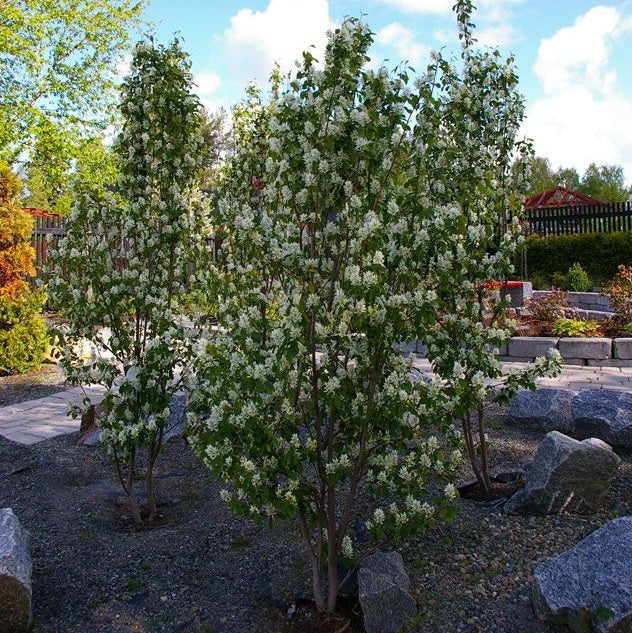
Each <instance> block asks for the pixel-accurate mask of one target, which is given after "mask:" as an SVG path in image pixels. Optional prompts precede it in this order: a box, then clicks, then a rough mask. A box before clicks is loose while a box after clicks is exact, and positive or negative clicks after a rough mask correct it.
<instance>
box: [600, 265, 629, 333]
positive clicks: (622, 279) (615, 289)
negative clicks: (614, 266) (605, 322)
mask: <svg viewBox="0 0 632 633" xmlns="http://www.w3.org/2000/svg"><path fill="white" fill-rule="evenodd" d="M602 294H604V295H605V296H606V297H608V298H609V299H610V303H612V307H613V308H614V310H615V320H616V321H617V322H618V323H619V324H620V325H621V326H622V327H624V328H625V327H627V325H628V324H630V323H632V266H625V265H623V264H621V265H620V266H619V270H618V272H617V274H616V275H615V276H614V277H613V278H612V279H611V280H610V281H609V282H608V283H607V284H606V285H605V286H604V288H603V292H602Z"/></svg>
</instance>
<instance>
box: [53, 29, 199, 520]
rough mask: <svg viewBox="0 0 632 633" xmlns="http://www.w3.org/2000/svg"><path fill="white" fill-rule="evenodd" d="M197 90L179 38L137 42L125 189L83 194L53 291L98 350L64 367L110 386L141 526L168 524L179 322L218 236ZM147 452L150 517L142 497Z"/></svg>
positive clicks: (109, 433) (109, 438) (118, 455)
mask: <svg viewBox="0 0 632 633" xmlns="http://www.w3.org/2000/svg"><path fill="white" fill-rule="evenodd" d="M191 87H192V76H191V72H190V62H189V60H188V57H187V56H186V54H185V53H184V52H183V51H182V50H181V48H180V46H179V44H178V42H177V41H176V42H174V43H173V44H172V45H171V46H169V47H164V46H160V45H155V44H154V43H153V41H148V42H145V41H143V42H141V43H139V44H138V45H137V46H136V48H135V50H134V56H133V59H132V64H131V71H130V75H129V76H128V77H127V78H126V79H125V82H124V84H123V94H122V102H121V115H122V119H123V126H122V131H121V134H120V135H119V137H118V138H117V141H116V146H115V151H116V154H117V156H118V159H119V165H120V174H119V179H118V182H117V191H116V192H111V191H107V190H104V188H103V186H101V183H97V184H98V185H99V186H97V187H96V188H95V187H90V186H86V187H85V188H84V189H83V190H81V191H80V197H79V199H78V202H77V204H76V205H75V206H74V207H73V211H72V213H71V215H70V217H69V219H68V222H67V225H66V229H67V232H66V236H65V237H64V239H62V240H61V242H60V246H59V250H58V251H57V253H55V254H54V255H51V260H52V261H54V262H55V266H56V271H57V272H56V274H55V275H53V276H51V278H50V280H49V289H50V292H51V297H52V299H53V301H54V302H55V305H58V306H59V308H60V309H61V310H62V311H63V313H64V316H65V317H66V318H67V319H68V336H67V338H68V340H69V341H73V340H76V339H80V338H87V339H89V340H91V341H92V342H93V345H94V347H95V349H96V353H97V360H96V361H95V362H94V363H91V364H90V363H88V364H85V363H84V362H83V361H82V359H80V358H78V357H77V356H76V355H74V353H73V349H72V346H71V345H70V346H68V347H67V348H66V355H65V357H64V358H63V361H62V362H63V367H64V369H65V370H66V372H67V374H68V379H69V380H70V381H71V382H72V383H74V384H87V383H98V384H101V385H103V386H104V387H105V389H106V391H105V397H104V399H103V406H104V408H105V411H106V412H107V415H106V416H104V417H103V418H102V419H101V420H100V421H99V424H100V426H101V429H102V431H101V439H102V441H103V443H104V445H105V446H106V448H107V449H108V451H109V453H110V455H111V456H112V457H113V460H114V462H115V464H116V467H117V471H118V474H119V478H120V481H121V483H122V485H123V488H124V490H125V492H126V494H127V496H128V500H129V504H130V511H131V514H132V516H133V519H134V521H135V522H136V523H137V524H141V523H142V522H144V521H147V522H149V523H152V522H153V521H155V519H156V517H157V506H156V491H155V481H154V469H155V466H156V461H157V459H158V455H159V453H160V449H161V446H162V443H163V440H164V436H165V432H166V431H167V428H168V425H169V416H170V409H169V407H170V403H171V400H172V398H173V396H174V394H175V393H176V392H177V391H178V389H179V388H180V387H181V376H180V375H179V373H178V369H179V368H181V367H183V366H187V365H188V364H189V359H190V357H191V353H192V346H193V342H194V341H193V340H192V339H193V335H194V333H193V332H192V331H191V330H190V328H187V327H185V325H184V323H183V322H182V320H181V319H180V318H179V302H180V300H181V299H182V298H183V297H184V295H185V293H186V292H187V291H188V290H189V288H190V281H191V279H190V277H191V271H190V269H189V267H190V264H191V262H192V261H196V259H197V254H198V253H199V252H200V251H201V250H202V248H203V246H204V238H205V236H206V234H207V232H206V231H205V229H204V226H203V219H204V217H205V211H204V210H203V209H202V207H201V206H200V205H198V204H196V202H195V199H194V193H193V190H194V181H195V177H196V175H197V173H198V169H199V157H200V155H201V149H202V148H201V140H200V134H199V132H200V125H201V113H200V110H201V106H200V103H199V101H198V99H197V97H195V96H194V95H193V94H191ZM88 185H89V181H88ZM85 405H86V406H88V405H89V401H87V402H86V403H85ZM142 456H145V462H144V482H145V496H146V502H147V507H146V513H141V502H140V500H139V498H138V497H137V494H136V491H135V482H136V476H137V470H138V469H139V468H142V467H143V466H142V464H141V457H142Z"/></svg>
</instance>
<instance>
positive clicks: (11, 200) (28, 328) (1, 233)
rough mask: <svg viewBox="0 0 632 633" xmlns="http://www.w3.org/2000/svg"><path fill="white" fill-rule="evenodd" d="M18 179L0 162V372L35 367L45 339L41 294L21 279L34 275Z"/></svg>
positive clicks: (28, 220)
mask: <svg viewBox="0 0 632 633" xmlns="http://www.w3.org/2000/svg"><path fill="white" fill-rule="evenodd" d="M21 188H22V184H21V182H20V180H19V179H18V178H17V176H15V175H14V174H13V172H12V171H11V168H10V167H9V165H7V164H6V163H4V162H0V375H1V374H18V373H23V372H26V371H29V370H32V369H36V368H37V367H39V365H40V363H41V362H42V359H43V358H44V353H45V352H46V345H47V342H48V339H47V335H46V328H45V327H44V321H43V320H42V317H41V315H40V312H41V310H42V306H43V305H44V301H45V297H44V293H43V292H41V291H35V292H33V291H31V289H30V288H29V284H28V283H27V282H26V280H25V276H26V275H29V274H30V275H34V274H35V269H34V268H33V260H34V258H35V251H34V250H33V248H32V247H31V246H30V244H29V242H28V241H29V239H30V237H31V231H32V230H33V220H32V218H31V216H29V215H28V214H27V213H25V212H24V211H22V209H20V207H19V205H18V203H17V195H18V193H19V192H20V189H21Z"/></svg>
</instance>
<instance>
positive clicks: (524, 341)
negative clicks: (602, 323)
mask: <svg viewBox="0 0 632 633" xmlns="http://www.w3.org/2000/svg"><path fill="white" fill-rule="evenodd" d="M397 348H398V349H399V351H401V352H402V353H403V354H417V355H418V356H422V357H425V356H426V352H427V348H426V346H425V345H424V344H423V343H421V341H410V342H408V343H402V344H400V345H398V346H397ZM551 349H557V350H558V351H559V352H560V354H561V356H562V358H563V359H564V364H565V365H588V366H590V367H632V338H615V339H610V338H558V337H553V336H514V337H513V338H511V339H509V343H508V344H507V346H506V347H504V348H503V349H501V350H500V359H501V360H503V361H509V362H513V363H516V362H523V363H530V362H532V361H533V360H535V358H537V357H538V356H546V355H547V354H548V353H549V350H551Z"/></svg>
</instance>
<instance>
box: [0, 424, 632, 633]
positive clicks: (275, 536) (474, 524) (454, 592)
mask: <svg viewBox="0 0 632 633" xmlns="http://www.w3.org/2000/svg"><path fill="white" fill-rule="evenodd" d="M492 426H493V427H494V428H493V429H491V430H490V437H491V441H492V446H493V448H492V461H493V466H494V468H496V469H498V470H503V469H510V468H514V467H516V466H523V465H525V464H527V463H528V462H529V461H530V459H531V457H532V456H533V454H534V453H535V450H536V448H537V445H538V441H539V439H540V435H539V434H534V433H524V432H521V431H519V430H516V429H505V428H504V427H502V426H501V425H500V424H499V423H498V422H492ZM74 440H75V437H74V436H72V435H71V436H63V437H59V438H54V439H52V440H48V441H46V442H43V443H41V444H36V445H33V446H29V447H25V446H18V445H16V444H14V443H12V442H9V441H7V440H4V439H3V438H0V481H1V482H2V486H0V507H5V506H9V507H12V508H13V509H14V511H15V512H16V514H17V515H18V517H19V519H20V521H21V522H22V524H23V525H24V526H25V527H26V528H27V529H28V530H30V532H31V535H32V547H33V550H32V555H33V563H34V568H33V595H34V628H33V632H34V633H87V632H88V631H89V632H90V633H132V632H134V633H154V632H168V633H178V632H182V633H277V632H281V631H282V632H283V633H287V632H288V631H292V630H295V629H292V628H287V626H286V611H287V608H288V606H289V605H290V604H291V603H292V602H293V601H294V600H295V598H296V597H297V596H301V595H307V593H308V586H307V583H308V579H309V577H308V570H307V567H306V564H305V560H304V554H303V550H302V546H301V544H300V541H299V538H298V534H297V531H296V530H295V528H294V526H293V525H292V524H281V525H279V526H277V527H276V528H274V529H273V530H269V529H268V528H267V526H256V525H255V524H254V523H252V522H251V521H249V520H247V519H245V518H242V517H234V516H232V515H230V514H229V513H228V511H227V510H226V509H225V507H224V504H223V503H222V502H221V501H220V500H219V490H220V489H221V485H220V484H219V483H218V482H217V481H215V480H214V479H213V478H212V477H211V476H210V474H209V473H208V472H207V471H206V470H205V469H204V468H203V467H202V466H201V465H200V464H199V462H198V460H197V459H196V458H195V457H194V456H193V455H192V453H191V451H190V449H189V447H188V445H187V444H186V442H185V441H184V440H183V439H182V438H174V439H172V440H171V441H169V442H168V444H167V452H166V455H165V456H164V457H162V458H161V461H160V462H159V466H160V472H159V474H160V483H159V500H160V502H161V512H162V514H163V515H164V525H163V527H160V528H158V529H155V530H152V531H145V532H137V531H134V530H133V529H131V528H130V525H129V519H126V514H127V510H126V507H125V505H124V504H122V503H121V498H120V494H119V488H118V486H117V484H116V481H115V478H114V470H113V468H112V467H111V466H110V465H109V463H108V460H107V458H106V456H105V455H104V453H103V451H102V450H101V449H99V448H98V447H80V448H77V447H76V446H75V445H74ZM622 459H623V463H622V465H621V468H620V471H619V475H618V477H617V479H616V480H615V484H614V486H613V488H612V490H611V492H610V493H609V495H608V497H607V502H606V509H605V510H604V511H603V512H601V513H600V514H598V515H595V516H592V517H582V516H573V515H562V516H554V517H537V518H529V517H514V516H505V515H502V514H500V513H498V512H495V511H493V510H491V509H489V508H487V507H483V506H480V505H477V504H475V503H473V502H467V501H464V502H461V506H462V508H461V512H460V513H459V514H458V515H457V517H456V519H455V520H454V521H453V522H452V523H450V524H447V525H442V526H440V527H439V528H437V529H435V530H434V531H433V532H432V533H430V534H427V535H425V536H423V537H420V538H418V539H415V540H414V541H411V542H409V543H408V544H405V545H403V544H402V545H400V546H398V549H399V551H401V553H402V555H403V558H404V562H405V565H406V568H407V571H408V573H409V575H410V579H411V587H412V591H413V595H414V596H415V597H416V599H417V600H418V604H419V607H420V609H421V615H420V617H419V619H418V622H417V628H416V629H415V630H416V631H418V633H430V632H432V633H435V632H442V631H445V632H446V633H447V632H450V633H452V632H455V631H456V632H458V631H462V632H467V633H476V632H481V633H482V632H485V633H492V632H493V633H536V632H555V631H561V629H559V628H555V627H552V626H549V625H547V624H544V623H541V622H539V621H538V620H537V619H536V617H535V615H534V613H533V610H532V607H531V600H530V586H529V583H530V579H531V573H532V570H533V568H534V566H535V565H536V564H537V563H538V562H540V561H542V560H544V559H545V558H546V557H548V556H553V555H556V554H558V553H560V552H563V551H565V550H566V549H568V548H569V547H571V546H572V545H574V544H575V543H577V542H578V541H579V540H580V539H582V538H583V537H584V536H586V535H587V534H589V533H590V532H592V531H593V530H594V529H596V528H597V527H599V526H600V525H602V524H603V523H605V522H606V521H607V520H609V519H610V518H612V517H614V516H617V515H622V514H630V513H632V460H631V458H630V456H629V455H622ZM468 477H469V473H468V472H467V470H466V469H464V470H463V472H462V473H461V478H462V479H467V478H468Z"/></svg>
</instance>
